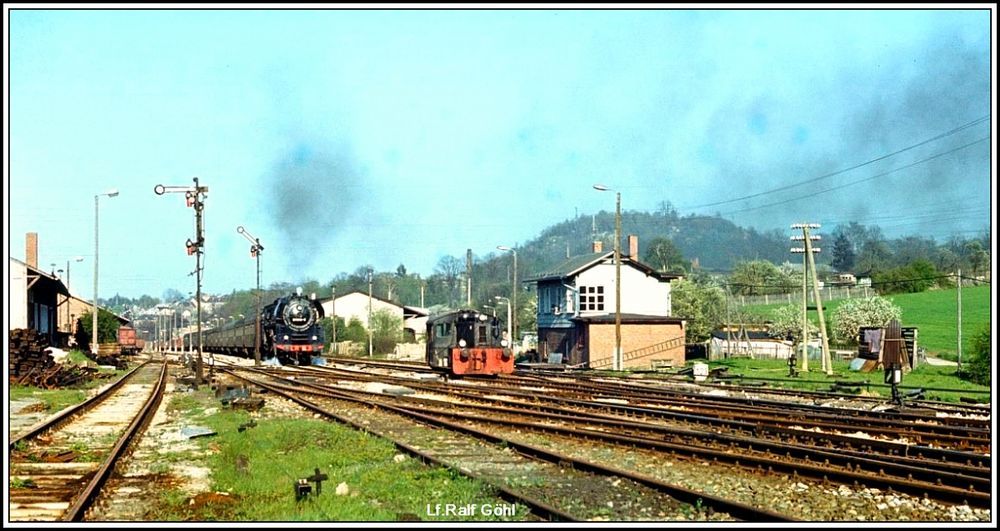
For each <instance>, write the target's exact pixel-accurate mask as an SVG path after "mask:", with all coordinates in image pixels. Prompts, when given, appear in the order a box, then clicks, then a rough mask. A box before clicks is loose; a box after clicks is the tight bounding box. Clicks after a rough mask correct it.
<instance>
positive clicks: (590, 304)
mask: <svg viewBox="0 0 1000 531" xmlns="http://www.w3.org/2000/svg"><path fill="white" fill-rule="evenodd" d="M580 311H581V312H588V311H599V312H603V311H604V286H580Z"/></svg>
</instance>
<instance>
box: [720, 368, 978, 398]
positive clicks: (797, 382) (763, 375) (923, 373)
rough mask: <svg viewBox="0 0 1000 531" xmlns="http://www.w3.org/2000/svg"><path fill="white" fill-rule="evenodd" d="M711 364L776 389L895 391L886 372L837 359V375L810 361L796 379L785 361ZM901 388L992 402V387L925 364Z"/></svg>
mask: <svg viewBox="0 0 1000 531" xmlns="http://www.w3.org/2000/svg"><path fill="white" fill-rule="evenodd" d="M703 363H704V362H703ZM708 365H709V367H710V368H713V369H714V368H716V367H728V368H729V371H728V374H730V375H737V374H738V375H741V376H743V377H744V381H752V380H753V379H756V378H759V379H762V380H770V379H775V380H781V381H776V382H771V381H768V384H769V385H774V386H776V387H785V388H789V389H802V390H807V391H830V390H831V386H832V385H833V384H834V383H836V382H844V383H852V384H855V385H857V386H859V387H860V388H861V390H862V391H864V392H865V393H867V394H878V395H880V396H883V397H887V398H888V397H891V396H892V390H891V388H889V387H887V386H885V387H884V385H885V384H884V379H883V378H884V372H883V371H882V370H875V371H872V372H869V373H863V372H858V371H852V370H850V367H849V363H848V362H844V361H837V360H834V362H833V376H827V375H826V373H825V372H822V370H821V369H820V367H821V366H822V365H821V364H820V361H819V360H814V359H810V360H809V372H800V373H799V375H798V376H797V377H795V378H789V377H788V363H787V362H786V361H785V360H751V359H749V358H729V359H725V360H717V361H710V362H708ZM800 366H801V362H800ZM899 385H900V389H901V390H902V391H903V392H904V393H905V392H907V391H909V390H911V388H923V389H925V392H924V397H925V398H926V399H928V400H941V401H945V402H958V401H959V399H960V398H961V397H965V398H972V399H974V400H977V401H980V402H989V400H990V395H989V394H984V393H983V392H984V391H985V392H987V393H988V392H989V391H990V387H989V386H985V385H978V384H974V383H972V382H969V381H967V380H963V379H961V378H959V377H958V376H957V375H956V374H955V368H954V367H943V366H933V365H922V366H919V367H917V368H916V369H915V370H913V371H911V372H909V373H906V374H904V375H903V380H902V382H901V383H900V384H899ZM928 389H949V390H954V391H931V390H928ZM962 391H975V392H962ZM837 392H846V391H837Z"/></svg>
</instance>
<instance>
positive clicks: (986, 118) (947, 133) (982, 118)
mask: <svg viewBox="0 0 1000 531" xmlns="http://www.w3.org/2000/svg"><path fill="white" fill-rule="evenodd" d="M989 119H990V115H988V114H987V115H985V116H980V117H979V118H976V119H975V120H972V121H971V122H968V123H965V124H963V125H960V126H958V127H956V128H954V129H952V130H950V131H945V132H944V133H941V134H939V135H936V136H934V137H932V138H928V139H927V140H924V141H921V142H918V143H916V144H913V145H910V146H907V147H905V148H903V149H899V150H896V151H893V152H892V153H888V154H886V155H882V156H880V157H876V158H874V159H871V160H867V161H865V162H862V163H859V164H855V165H854V166H850V167H847V168H844V169H841V170H837V171H835V172H832V173H827V174H824V175H820V176H819V177H813V178H812V179H806V180H804V181H799V182H797V183H793V184H789V185H785V186H780V187H778V188H773V189H771V190H766V191H763V192H757V193H755V194H750V195H745V196H743V197H737V198H734V199H726V200H724V201H716V202H714V203H705V204H702V205H692V206H684V207H682V208H691V209H693V208H705V207H710V206H717V205H725V204H728V203H735V202H737V201H743V200H746V199H753V198H755V197H760V196H762V195H767V194H773V193H774V192H781V191H784V190H789V189H791V188H795V187H798V186H802V185H805V184H809V183H813V182H816V181H820V180H823V179H828V178H830V177H834V176H836V175H840V174H841V173H846V172H849V171H851V170H856V169H858V168H861V167H863V166H867V165H869V164H874V163H876V162H879V161H881V160H885V159H887V158H889V157H892V156H895V155H899V154H900V153H904V152H906V151H909V150H911V149H915V148H918V147H920V146H923V145H926V144H929V143H931V142H934V141H935V140H940V139H942V138H944V137H947V136H950V135H953V134H955V133H958V132H960V131H963V130H965V129H968V128H970V127H972V126H975V125H978V124H981V123H983V122H986V121H989Z"/></svg>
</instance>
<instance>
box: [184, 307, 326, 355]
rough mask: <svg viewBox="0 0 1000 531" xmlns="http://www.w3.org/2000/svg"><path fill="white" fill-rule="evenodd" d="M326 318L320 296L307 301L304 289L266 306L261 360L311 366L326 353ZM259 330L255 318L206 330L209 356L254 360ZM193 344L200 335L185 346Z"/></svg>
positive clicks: (191, 336) (186, 338)
mask: <svg viewBox="0 0 1000 531" xmlns="http://www.w3.org/2000/svg"><path fill="white" fill-rule="evenodd" d="M323 317H324V312H323V306H321V305H320V303H319V302H318V301H317V300H316V295H315V294H313V295H311V296H310V297H308V298H307V297H304V296H303V295H302V288H298V289H297V290H296V292H295V293H294V294H290V295H287V296H285V297H279V298H277V299H275V300H274V302H272V303H271V304H268V305H267V306H264V307H263V308H262V309H261V313H260V329H261V342H260V357H261V359H262V360H269V359H272V358H273V359H277V361H278V362H280V363H281V364H282V365H309V364H310V363H311V361H312V358H313V356H320V355H321V354H322V353H323V345H324V343H325V338H324V334H323V327H322V326H321V325H320V322H319V321H320V319H322V318H323ZM256 326H257V319H256V317H255V316H253V315H251V316H249V317H246V318H244V319H241V320H238V321H235V322H232V323H228V324H226V325H223V326H221V327H219V328H213V329H209V330H203V331H202V333H201V336H202V345H203V348H204V350H205V352H214V353H217V354H229V355H232V356H239V357H243V358H247V357H249V358H252V357H253V356H254V343H255V339H256V336H255V334H254V330H255V328H256ZM192 340H193V341H195V342H197V341H198V338H197V337H196V335H195V334H186V335H185V336H184V344H185V346H189V345H190V344H191V341H192Z"/></svg>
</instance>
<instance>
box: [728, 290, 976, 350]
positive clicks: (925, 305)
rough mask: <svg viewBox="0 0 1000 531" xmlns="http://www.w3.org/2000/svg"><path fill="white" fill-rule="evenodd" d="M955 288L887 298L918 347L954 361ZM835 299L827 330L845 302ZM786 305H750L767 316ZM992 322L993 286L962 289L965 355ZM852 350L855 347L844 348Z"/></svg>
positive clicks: (813, 316)
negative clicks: (914, 334) (911, 330)
mask: <svg viewBox="0 0 1000 531" xmlns="http://www.w3.org/2000/svg"><path fill="white" fill-rule="evenodd" d="M956 291H957V290H956V289H944V290H934V291H925V292H923V293H900V294H895V295H888V296H886V298H887V299H889V300H891V301H892V302H893V304H895V305H896V306H899V307H900V309H902V311H903V316H902V325H903V326H907V327H908V326H915V327H917V329H918V332H917V333H918V336H917V346H919V347H924V348H926V349H927V352H928V353H929V354H931V355H933V356H938V357H941V358H944V359H950V360H952V361H954V360H955V359H956V358H957V345H958V311H957V310H958V304H957V302H958V301H957V293H956ZM843 302H844V301H843V300H835V301H829V302H826V303H824V305H823V315H824V317H825V318H826V321H827V329H828V330H830V329H831V325H830V319H831V316H832V315H833V312H834V311H835V310H836V309H837V307H838V306H840V304H841V303H843ZM781 306H784V305H783V304H769V305H766V306H764V305H761V306H748V307H747V309H748V310H749V311H751V312H753V313H756V314H758V315H764V316H768V315H770V314H771V312H773V311H774V310H776V309H778V308H779V307H781ZM809 319H810V320H812V322H813V323H816V322H818V317H817V313H816V310H810V311H809ZM989 322H990V286H976V287H965V288H962V353H963V359H964V356H967V355H968V353H970V352H971V349H972V336H973V334H975V333H976V332H977V331H979V329H980V328H981V327H982V326H984V325H985V324H987V323H989ZM843 346H844V347H845V348H851V347H853V346H854V345H843Z"/></svg>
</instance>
